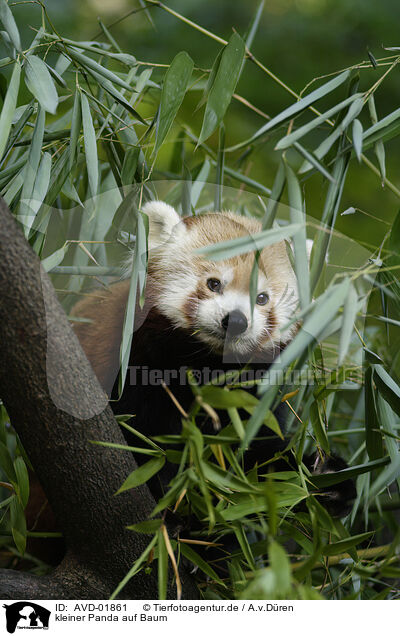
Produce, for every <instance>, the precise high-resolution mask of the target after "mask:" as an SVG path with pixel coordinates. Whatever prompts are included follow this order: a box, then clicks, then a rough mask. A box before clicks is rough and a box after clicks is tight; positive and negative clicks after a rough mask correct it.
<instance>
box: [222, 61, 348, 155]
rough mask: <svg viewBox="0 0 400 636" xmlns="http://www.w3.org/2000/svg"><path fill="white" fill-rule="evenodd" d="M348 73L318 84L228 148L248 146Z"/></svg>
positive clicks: (309, 103)
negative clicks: (254, 131) (245, 137)
mask: <svg viewBox="0 0 400 636" xmlns="http://www.w3.org/2000/svg"><path fill="white" fill-rule="evenodd" d="M349 75H350V71H344V72H343V73H340V75H338V76H337V77H335V78H334V79H332V80H330V81H329V82H327V83H326V84H324V85H323V86H320V87H319V88H317V89H316V90H315V91H312V93H310V94H309V95H307V96H306V97H303V98H302V99H300V100H299V101H297V102H296V103H295V104H292V106H289V108H286V109H285V110H283V111H282V112H281V113H279V115H276V117H273V118H272V119H271V120H270V121H269V122H268V123H267V124H264V126H262V127H261V128H260V129H259V130H258V131H257V132H256V133H255V134H254V135H253V136H252V137H250V139H247V140H246V141H242V142H241V143H240V144H237V145H236V146H232V147H231V148H229V150H230V151H233V150H238V149H239V148H243V147H244V146H248V145H249V144H251V143H253V142H254V141H256V140H257V139H259V137H261V136H262V135H264V134H265V133H266V132H269V131H270V130H272V129H273V128H276V127H277V126H279V125H280V124H283V123H284V122H285V121H287V120H288V119H293V117H295V116H296V115H298V114H299V113H301V112H302V111H303V110H305V109H306V108H308V107H309V106H311V104H314V102H316V101H318V100H319V99H321V97H324V96H325V95H328V93H330V92H332V91H333V90H335V88H337V87H338V86H340V85H341V84H343V82H345V81H346V80H347V78H348V77H349Z"/></svg>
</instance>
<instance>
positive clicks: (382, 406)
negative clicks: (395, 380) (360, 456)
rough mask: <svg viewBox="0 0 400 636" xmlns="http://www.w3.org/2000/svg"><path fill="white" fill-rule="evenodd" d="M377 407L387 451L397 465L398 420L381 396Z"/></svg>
mask: <svg viewBox="0 0 400 636" xmlns="http://www.w3.org/2000/svg"><path fill="white" fill-rule="evenodd" d="M377 407H378V413H379V416H380V418H381V422H382V432H384V434H385V445H386V448H387V451H388V453H389V456H390V459H391V461H392V463H397V462H398V460H399V457H400V449H399V441H400V438H399V436H398V435H396V433H397V430H396V424H397V421H398V418H397V417H396V414H395V412H394V411H393V409H392V408H391V407H390V406H389V404H388V403H387V402H386V400H385V399H384V398H383V397H382V396H381V395H378V401H377ZM397 486H398V487H399V488H400V477H398V478H397Z"/></svg>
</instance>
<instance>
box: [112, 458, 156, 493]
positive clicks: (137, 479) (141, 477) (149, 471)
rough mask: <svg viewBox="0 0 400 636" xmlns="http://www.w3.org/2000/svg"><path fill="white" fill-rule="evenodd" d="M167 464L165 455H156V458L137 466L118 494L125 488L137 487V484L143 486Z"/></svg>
mask: <svg viewBox="0 0 400 636" xmlns="http://www.w3.org/2000/svg"><path fill="white" fill-rule="evenodd" d="M164 464H165V456H164V455H162V456H161V457H154V459H149V461H148V462H146V463H145V464H143V465H142V466H139V468H136V470H134V471H133V472H132V473H131V474H130V475H129V476H128V477H127V478H126V479H125V481H124V483H123V484H122V486H121V488H119V490H117V492H116V494H117V495H119V494H120V493H121V492H124V491H125V490H129V489H130V488H136V486H141V485H142V484H144V483H146V481H148V480H149V479H150V478H151V477H153V475H156V474H157V473H158V472H159V471H160V470H161V468H162V467H163V466H164Z"/></svg>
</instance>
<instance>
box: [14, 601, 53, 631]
mask: <svg viewBox="0 0 400 636" xmlns="http://www.w3.org/2000/svg"><path fill="white" fill-rule="evenodd" d="M3 607H5V609H6V621H7V631H8V633H9V634H13V633H14V632H15V630H16V629H49V618H50V614H51V612H50V610H48V609H46V608H45V607H42V606H41V605H37V604H36V603H31V602H30V601H19V602H18V603H12V604H11V605H3Z"/></svg>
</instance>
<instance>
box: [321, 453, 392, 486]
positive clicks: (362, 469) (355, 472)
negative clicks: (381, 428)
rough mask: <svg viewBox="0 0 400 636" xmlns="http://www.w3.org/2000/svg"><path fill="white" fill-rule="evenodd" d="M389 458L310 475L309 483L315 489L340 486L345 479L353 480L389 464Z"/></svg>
mask: <svg viewBox="0 0 400 636" xmlns="http://www.w3.org/2000/svg"><path fill="white" fill-rule="evenodd" d="M389 462H390V458H389V457H383V458H381V459H376V460H374V461H372V462H367V463H365V464H359V465H358V466H351V467H349V468H344V469H343V470H338V471H337V472H335V473H323V474H321V475H311V477H310V481H311V482H312V483H313V484H314V486H316V487H317V488H327V487H328V486H334V485H335V484H340V483H341V482H343V481H346V480H347V479H354V478H355V477H358V476H359V475H364V474H366V473H371V472H372V471H373V470H376V469H378V468H382V467H383V466H386V465H387V464H389Z"/></svg>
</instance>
